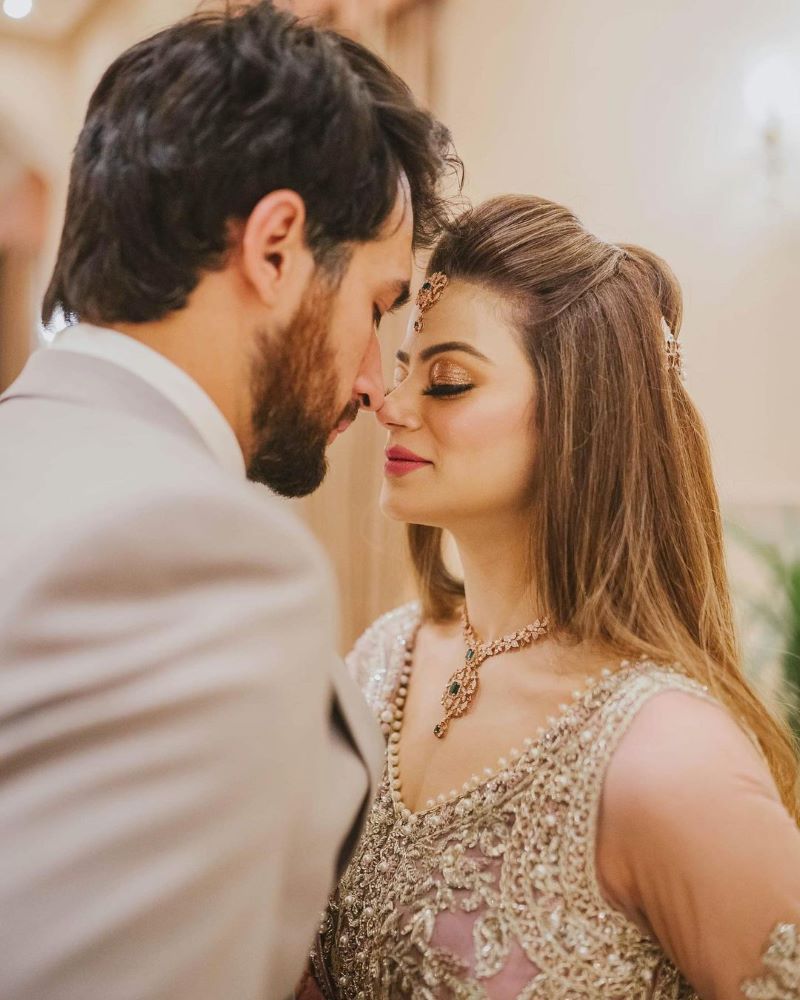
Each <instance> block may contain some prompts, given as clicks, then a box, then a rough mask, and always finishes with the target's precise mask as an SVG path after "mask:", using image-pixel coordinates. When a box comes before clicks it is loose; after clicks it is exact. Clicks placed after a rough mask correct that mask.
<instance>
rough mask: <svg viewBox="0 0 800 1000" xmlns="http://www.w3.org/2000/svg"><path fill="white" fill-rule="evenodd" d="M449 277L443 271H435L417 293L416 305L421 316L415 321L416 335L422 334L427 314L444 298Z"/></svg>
mask: <svg viewBox="0 0 800 1000" xmlns="http://www.w3.org/2000/svg"><path fill="white" fill-rule="evenodd" d="M447 282H448V277H447V275H446V274H442V272H441V271H435V272H434V273H433V274H430V275H428V277H427V278H426V279H425V281H423V283H422V285H421V286H420V289H419V291H418V292H417V299H416V305H417V309H418V310H419V315H418V316H417V318H416V319H415V320H414V333H421V331H422V320H423V317H424V315H425V313H426V312H427V311H428V310H429V309H430V308H431V307H432V306H435V305H436V303H437V302H438V301H439V299H440V298H441V297H442V292H443V291H444V290H445V288H447Z"/></svg>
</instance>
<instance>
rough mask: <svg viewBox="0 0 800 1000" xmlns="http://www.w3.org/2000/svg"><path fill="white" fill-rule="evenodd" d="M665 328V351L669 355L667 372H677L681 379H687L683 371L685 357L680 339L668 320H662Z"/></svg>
mask: <svg viewBox="0 0 800 1000" xmlns="http://www.w3.org/2000/svg"><path fill="white" fill-rule="evenodd" d="M662 325H663V327H664V351H665V353H666V355H667V371H670V372H677V373H678V375H679V376H680V378H681V379H683V378H685V374H684V371H683V357H682V355H681V345H680V344H679V343H678V338H677V337H676V336H675V334H674V333H673V332H672V330H670V328H669V327H668V326H667V322H666V320H662Z"/></svg>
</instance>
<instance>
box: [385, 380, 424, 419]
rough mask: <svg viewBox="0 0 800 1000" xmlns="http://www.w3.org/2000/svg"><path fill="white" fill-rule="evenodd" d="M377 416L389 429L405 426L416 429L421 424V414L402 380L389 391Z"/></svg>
mask: <svg viewBox="0 0 800 1000" xmlns="http://www.w3.org/2000/svg"><path fill="white" fill-rule="evenodd" d="M375 416H376V417H377V418H378V421H379V422H380V423H381V424H382V425H383V426H384V427H386V428H387V429H390V428H393V427H405V428H408V429H409V430H414V429H415V428H417V427H419V426H420V424H421V420H420V418H419V415H418V413H417V412H416V410H415V409H414V407H413V405H411V400H410V399H409V397H408V387H407V386H406V385H404V383H402V382H401V383H400V385H398V386H397V387H396V388H394V389H392V390H391V392H389V393H387V395H386V396H385V397H384V400H383V406H382V407H381V408H380V409H379V410H378V412H377V413H376V414H375Z"/></svg>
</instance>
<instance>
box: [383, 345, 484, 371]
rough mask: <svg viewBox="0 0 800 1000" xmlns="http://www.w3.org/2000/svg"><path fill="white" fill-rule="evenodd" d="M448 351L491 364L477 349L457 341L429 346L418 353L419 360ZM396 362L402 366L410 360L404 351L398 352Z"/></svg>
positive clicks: (425, 359)
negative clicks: (468, 355)
mask: <svg viewBox="0 0 800 1000" xmlns="http://www.w3.org/2000/svg"><path fill="white" fill-rule="evenodd" d="M448 351H461V352H462V353H464V354H471V355H472V356H473V357H474V358H478V359H479V360H481V361H485V362H486V363H487V364H490V365H491V364H493V362H492V361H490V360H489V358H487V357H486V355H485V354H481V352H480V351H479V350H478V349H477V347H473V346H472V344H465V343H463V342H461V341H458V340H448V341H447V342H446V343H444V344H431V346H430V347H426V348H425V349H424V350H422V351H420V352H419V360H420V361H429V360H430V359H431V358H433V357H435V356H436V355H437V354H445V353H447V352H448ZM397 360H398V361H400V362H401V363H402V364H404V365H407V364H408V363H409V361H410V360H411V359H410V357H409V356H408V354H407V353H406V352H405V351H398V352H397Z"/></svg>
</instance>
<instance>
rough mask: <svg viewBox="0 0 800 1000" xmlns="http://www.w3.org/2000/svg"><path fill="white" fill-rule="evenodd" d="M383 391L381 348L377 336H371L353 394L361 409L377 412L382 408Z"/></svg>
mask: <svg viewBox="0 0 800 1000" xmlns="http://www.w3.org/2000/svg"><path fill="white" fill-rule="evenodd" d="M383 391H384V390H383V367H382V365H381V347H380V343H379V342H378V338H377V336H373V337H372V339H371V340H370V344H369V347H368V348H367V353H366V354H365V355H364V360H363V361H362V362H361V368H360V369H359V371H358V375H357V376H356V380H355V383H354V385H353V392H354V393H355V395H356V396H357V397H358V400H359V402H360V403H361V407H362V409H364V410H373V411H375V412H377V411H378V410H380V408H381V407H382V406H383Z"/></svg>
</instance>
